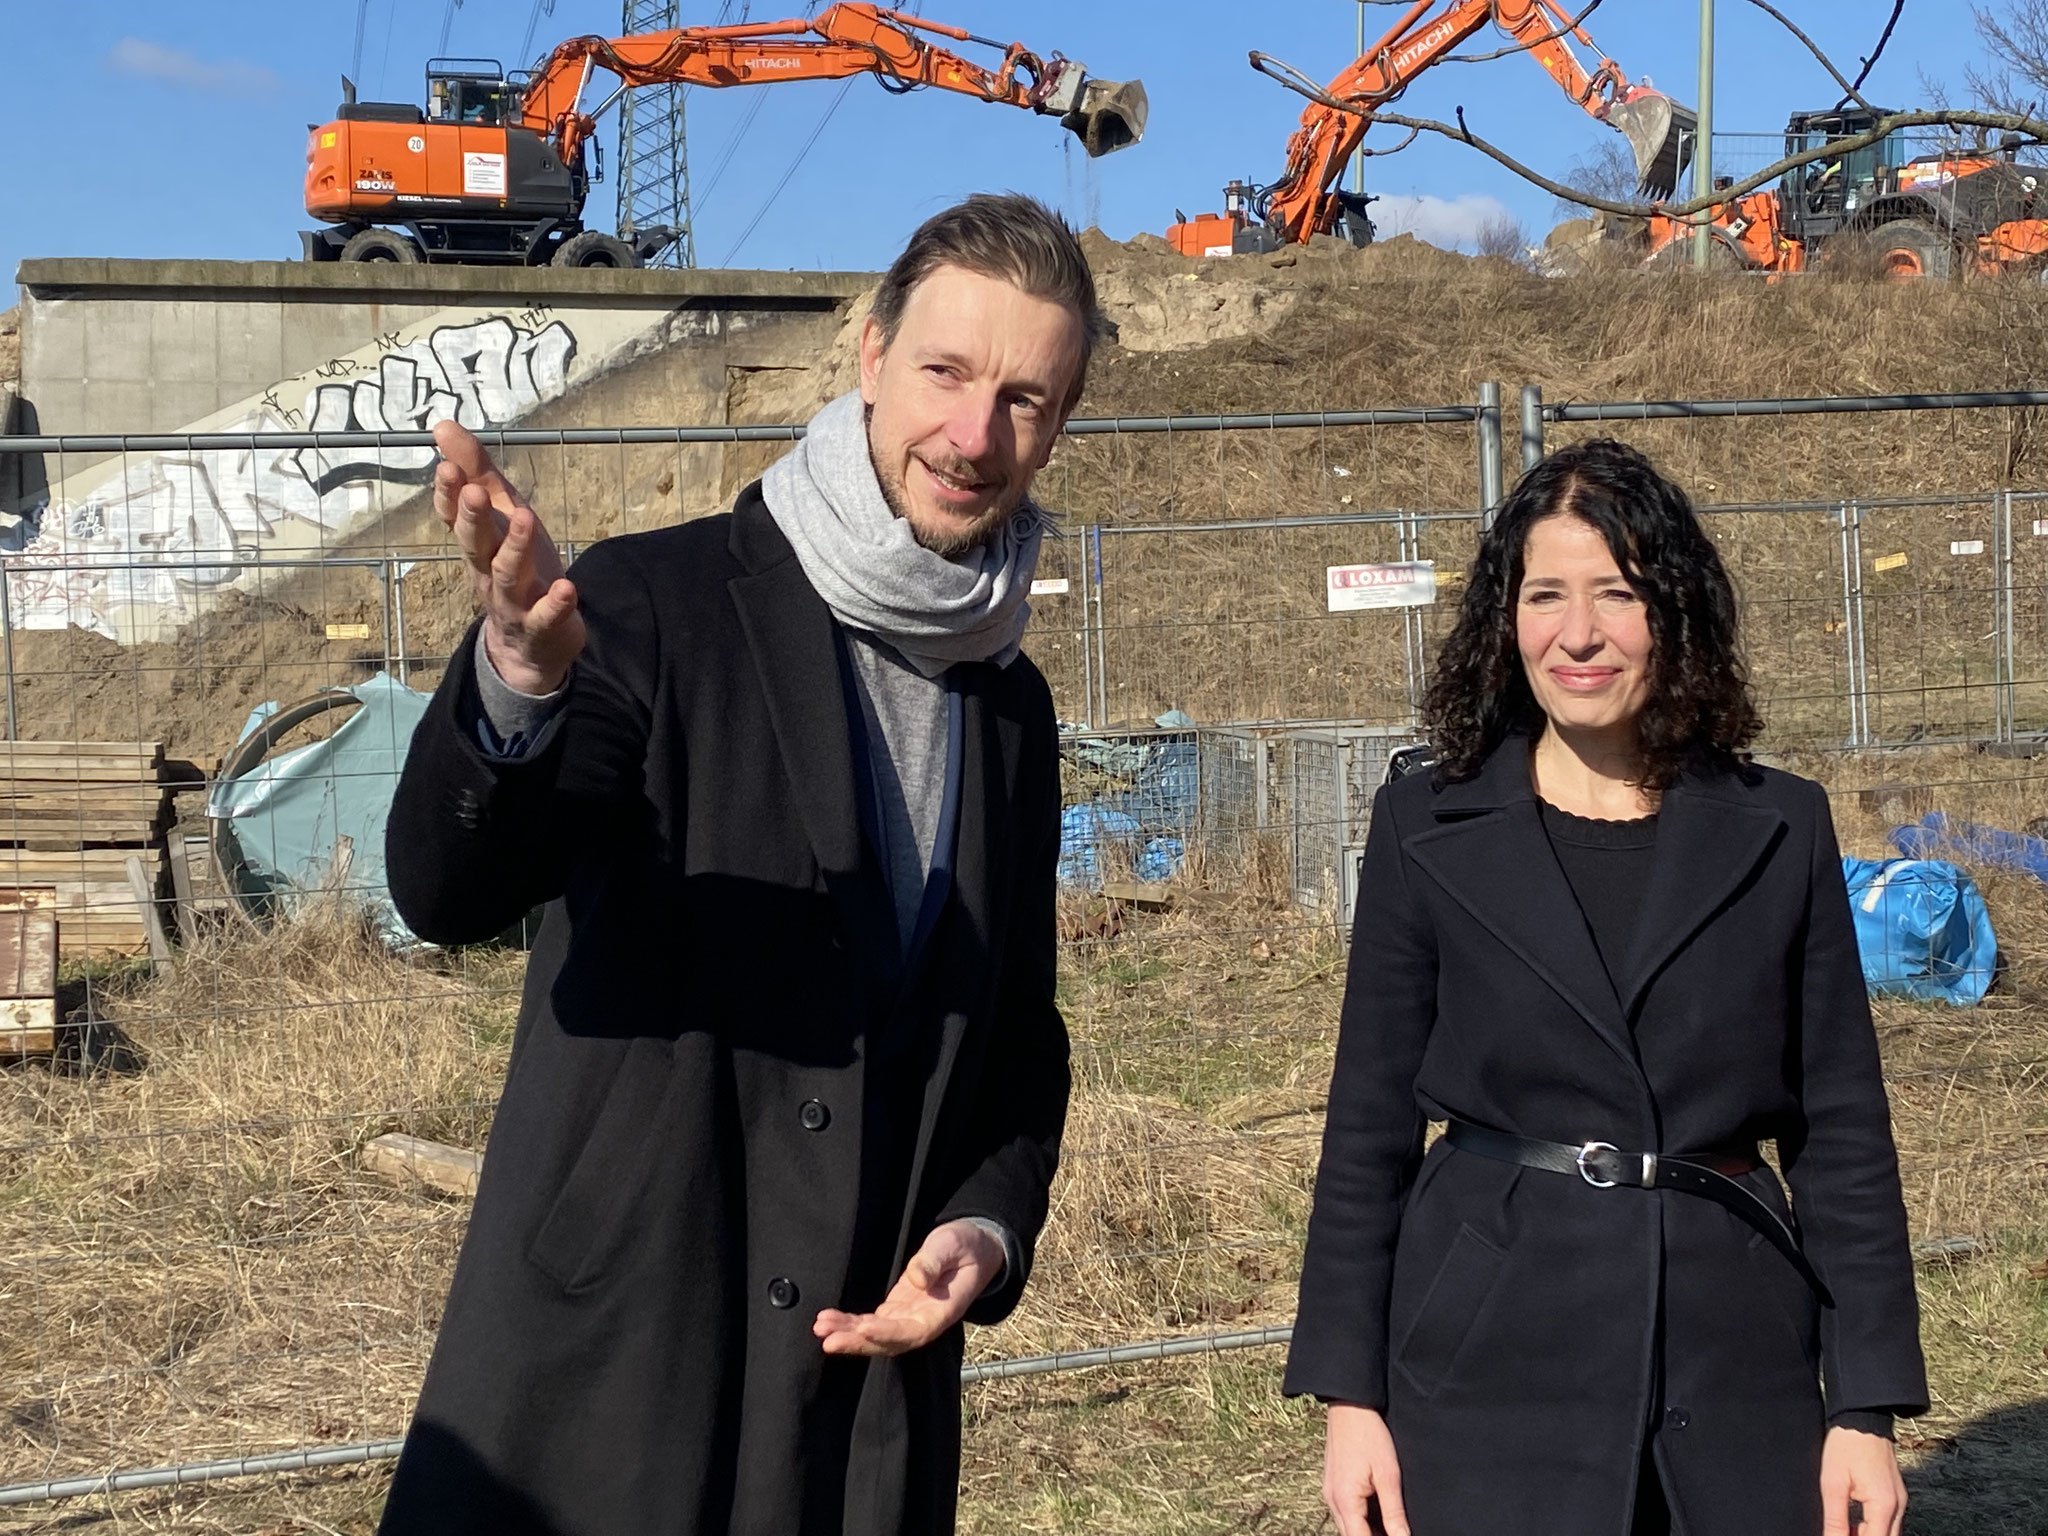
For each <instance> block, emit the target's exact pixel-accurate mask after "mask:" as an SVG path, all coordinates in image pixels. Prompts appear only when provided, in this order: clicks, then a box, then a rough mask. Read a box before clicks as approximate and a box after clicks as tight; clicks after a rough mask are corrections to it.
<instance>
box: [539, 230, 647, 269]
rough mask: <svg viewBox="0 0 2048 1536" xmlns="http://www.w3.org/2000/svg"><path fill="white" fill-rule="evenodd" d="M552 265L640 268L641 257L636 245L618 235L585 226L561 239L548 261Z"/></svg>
mask: <svg viewBox="0 0 2048 1536" xmlns="http://www.w3.org/2000/svg"><path fill="white" fill-rule="evenodd" d="M548 265H549V266H551V267H637V266H639V265H640V258H639V256H638V255H636V254H635V253H634V250H633V247H632V246H630V245H628V244H627V243H626V242H625V241H623V240H621V239H620V238H619V237H618V236H617V235H608V234H606V233H605V232H604V231H603V230H600V229H586V230H584V231H583V233H582V234H580V235H571V236H570V237H569V238H568V239H566V240H564V241H563V242H562V247H561V249H560V250H558V251H556V252H555V254H554V258H553V259H552V260H551V261H550V262H549V263H548Z"/></svg>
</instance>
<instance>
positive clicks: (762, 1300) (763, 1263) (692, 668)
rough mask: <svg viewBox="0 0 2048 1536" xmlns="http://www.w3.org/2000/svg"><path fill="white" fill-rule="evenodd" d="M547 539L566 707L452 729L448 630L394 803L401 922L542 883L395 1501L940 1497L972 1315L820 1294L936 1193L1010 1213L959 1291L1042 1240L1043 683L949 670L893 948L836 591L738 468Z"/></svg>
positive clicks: (939, 1207)
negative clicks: (730, 498)
mask: <svg viewBox="0 0 2048 1536" xmlns="http://www.w3.org/2000/svg"><path fill="white" fill-rule="evenodd" d="M572 574H573V576H574V579H575V581H576V584H577V590H578V593H579V596H580V599H581V602H582V608H583V612H584V615H585V618H586V620H587V622H588V624H589V633H590V641H589V648H588V649H587V651H586V652H585V653H584V655H583V657H582V659H581V660H579V661H578V663H577V671H576V677H575V680H574V682H573V683H572V684H571V695H570V698H569V701H568V703H567V706H566V713H565V715H564V716H562V717H561V718H560V720H559V723H558V726H557V728H556V729H555V731H554V734H553V735H552V736H551V737H549V738H547V739H546V740H545V742H544V744H541V745H539V746H538V747H537V750H536V752H535V753H534V754H533V755H532V756H531V757H530V758H529V759H526V760H522V761H519V762H515V763H506V762H503V761H502V760H493V759H490V758H487V757H485V756H484V755H483V754H482V753H481V752H480V751H479V750H478V746H477V741H476V738H475V734H474V731H473V725H474V715H473V709H474V703H473V700H467V701H466V698H465V690H466V689H468V688H470V687H472V686H473V673H472V671H471V661H470V657H471V651H472V647H471V645H470V644H469V643H468V642H464V643H463V644H462V645H460V646H458V647H457V649H456V660H455V663H454V665H453V666H452V667H451V670H450V672H449V675H448V677H447V679H446V681H445V682H444V683H443V685H442V687H441V689H440V691H439V692H438V693H437V695H436V696H435V700H434V703H433V706H432V708H431V709H430V710H429V711H428V714H427V716H426V718H425V719H424V720H423V721H422V723H421V725H420V727H419V730H418V733H417V734H416V736H415V737H414V741H413V746H412V752H411V756H410V757H409V758H408V760H407V763H406V768H405V774H404V778H403V781H402V783H401V785H400V788H399V792H398V797H397V802H396V804H395V805H394V807H393V810H392V815H391V821H390V829H389V837H388V846H389V865H390V872H391V885H392V893H393V895H394V896H395V897H396V899H397V903H398V907H399V910H400V911H401V912H402V913H403V914H404V915H405V918H406V921H407V922H409V923H410V924H411V925H412V926H413V928H414V930H415V931H416V932H418V933H419V934H420V935H421V936H423V937H425V938H428V939H432V940H435V941H438V942H443V943H448V942H457V941H467V940H478V939H485V938H488V937H490V936H492V935H494V934H496V933H498V932H500V931H501V930H503V929H504V928H505V927H507V926H508V925H509V924H511V923H513V922H515V921H517V919H518V918H519V917H520V916H521V915H522V914H523V913H525V912H526V911H528V910H529V909H530V908H531V907H532V906H533V905H534V904H536V903H537V902H540V901H543V900H550V901H552V902H553V905H552V906H551V907H550V908H549V911H548V915H547V920H546V922H545V924H544V926H543V928H542V930H541V934H540V937H539V940H538V942H537V943H536V945H535V948H534V953H533V956H532V958H531V961H530V964H529V968H528V971H527V981H526V995H525V1001H524V1003H523V1005H522V1007H521V1010H520V1017H519V1026H518V1032H517V1034H516V1036H515V1039H514V1043H513V1047H512V1062H511V1068H510V1072H509V1075H508V1077H507V1080H506V1084H505V1090H504V1095H503V1098H502V1100H501V1101H500V1104H499V1106H498V1112H497V1118H496V1120H495V1122H494V1124H493V1127H492V1131H491V1138H490V1150H489V1155H488V1156H487V1157H486V1159H485V1161H484V1170H483V1179H482V1183H481V1186H480V1188H479V1189H478V1191H477V1199H476V1206H475V1210H474V1213H473V1215H472V1216H471V1220H470V1227H469V1233H468V1237H467V1240H466V1241H465V1243H464V1245H463V1250H462V1256H461V1260H460V1263H459V1264H458V1266H457V1269H456V1274H455V1280H454V1285H453V1288H452V1290H451V1292H450V1294H449V1297H448V1305H447V1310H446V1314H445V1316H444V1318H443V1320H442V1323H441V1330H440V1336H439V1339H438V1341H437V1343H436V1346H435V1351H434V1358H433V1361H432V1364H431V1366H430V1367H429V1369H428V1372H427V1379H426V1385H425V1388H424V1391H423V1392H422V1395H421V1398H420V1405H419V1411H418V1414H417V1415H416V1417H415V1419H414V1422H413V1427H412V1431H411V1434H410V1436H409V1438H408V1439H407V1442H406V1447H405V1452H404V1455H403V1456H402V1457H401V1459H400V1461H399V1466H398V1472H397V1476H396V1480H395V1482H394V1485H393V1488H392V1492H391V1497H390V1500H389V1503H388V1506H387V1509H386V1513H385V1519H384V1530H385V1531H386V1532H387V1533H402V1536H543V1533H545V1536H654V1533H660V1536H726V1533H727V1532H732V1533H745V1536H813V1533H815V1536H827V1533H829V1536H942V1533H945V1532H948V1531H950V1530H951V1529H952V1524H953V1503H954V1497H955V1489H956V1485H957V1478H958V1456H959V1414H960V1377H959V1370H960V1356H961V1332H960V1330H959V1329H957V1328H956V1329H954V1330H953V1331H952V1332H951V1333H949V1334H948V1335H946V1336H944V1337H942V1338H941V1339H940V1340H939V1341H938V1342H936V1343H935V1344H933V1345H931V1346H930V1347H929V1348H926V1349H923V1350H920V1351H917V1352H915V1353H913V1354H910V1355H907V1356H904V1357H902V1358H900V1359H896V1360H886V1361H879V1362H876V1363H874V1364H872V1365H870V1364H868V1363H867V1362H864V1361H861V1360H856V1359H845V1358H841V1359H828V1358H827V1357H826V1356H825V1354H824V1353H823V1352H822V1350H821V1349H820V1348H819V1345H818V1341H817V1340H816V1339H815V1338H813V1337H812V1334H811V1322H812V1319H813V1318H814V1317H815V1316H816V1315H817V1313H818V1311H819V1309H820V1308H822V1307H851V1308H855V1309H861V1310H865V1309H868V1308H872V1307H873V1306H874V1305H875V1303H876V1302H878V1301H879V1300H880V1299H881V1296H882V1295H883V1294H884V1293H885V1292H886V1289H887V1286H888V1284H889V1282H890V1281H891V1280H892V1279H893V1278H894V1276H895V1275H896V1274H897V1273H899V1272H900V1270H901V1266H902V1263H903V1260H904V1258H905V1254H906V1250H907V1249H908V1248H909V1247H911V1246H912V1245H914V1244H916V1243H917V1242H919V1241H921V1240H922V1239H923V1238H924V1236H925V1234H926V1233H928V1232H929V1231H930V1230H931V1229H932V1228H933V1227H934V1226H936V1225H938V1224H939V1223H940V1222H943V1221H946V1220H950V1219H952V1218H954V1217H959V1216H967V1215H979V1216H985V1217H989V1218H992V1219H994V1220H996V1221H999V1222H1001V1223H1002V1224H1003V1225H1005V1226H1006V1227H1008V1228H1009V1230H1010V1231H1011V1232H1013V1233H1014V1234H1016V1236H1017V1238H1018V1239H1019V1240H1020V1242H1021V1244H1022V1245H1023V1257H1024V1261H1025V1262H1024V1264H1023V1265H1022V1266H1021V1269H1020V1272H1017V1273H1011V1274H1008V1275H1006V1276H1005V1277H1004V1279H1003V1280H1002V1281H1001V1282H1000V1283H999V1286H998V1288H997V1289H996V1290H995V1291H992V1292H990V1293H989V1294H987V1295H984V1296H983V1297H982V1298H981V1299H980V1300H979V1302H977V1304H976V1307H975V1309H974V1310H973V1311H971V1312H970V1313H969V1314H968V1315H969V1317H970V1318H971V1319H972V1320H974V1321H977V1322H993V1321H996V1320H999V1319H1000V1317H1001V1316H1002V1315H1003V1314H1004V1313H1005V1312H1007V1311H1008V1310H1009V1308H1010V1307H1011V1306H1013V1305H1014V1304H1015V1301H1016V1298H1017V1295H1018V1292H1019V1290H1020V1288H1021V1286H1022V1283H1023V1280H1024V1274H1023V1273H1022V1272H1021V1270H1028V1268H1029V1258H1030V1253H1031V1245H1032V1242H1033V1240H1034V1238H1035V1237H1036V1236H1037V1233H1038V1230H1039V1228H1040V1226H1041V1225H1042V1223H1043V1221H1044V1218H1045V1210H1046V1194H1047V1187H1048V1185H1049V1183H1050V1180H1051V1178H1052V1173H1053V1167H1054V1163H1055V1160H1056V1158H1057V1154H1058V1147H1059V1138H1060V1131H1061V1126H1062V1122H1063V1119H1064V1116H1065V1110H1066V1097H1067V1037H1066V1031H1065V1027H1064V1026H1063V1024H1062V1023H1061V1020H1060V1015H1059V1013H1058V1010H1057V1009H1056V1007H1055V1006H1054V1001H1053V985H1054V926H1053V924H1054V919H1053V866H1054V863H1055V861H1056V858H1057V854H1058V838H1059V781H1058V746H1057V737H1056V727H1055V725H1054V721H1053V713H1052V703H1051V697H1050V695H1049V693H1048V692H1047V690H1046V686H1045V682H1044V680H1043V679H1042V678H1041V677H1040V676H1039V674H1038V672H1037V670H1036V669H1035V668H1034V667H1033V666H1032V665H1031V664H1030V662H1028V661H1025V660H1021V659H1020V660H1018V661H1016V662H1014V663H1012V664H1011V665H1010V666H1009V667H1007V668H1003V669H998V668H996V667H994V666H989V665H982V666H964V667H962V668H960V669H958V671H957V673H956V676H958V677H959V679H960V686H961V688H962V691H963V693H964V695H965V698H964V721H965V752H964V762H963V778H962V793H961V808H960V829H959V839H958V853H957V859H956V865H955V879H954V886H953V895H952V898H951V900H950V902H949V904H948V906H947V908H946V909H945V913H944V915H943V917H942V918H941V919H940V924H939V927H938V928H937V929H936V930H935V932H934V935H933V937H932V938H931V940H930V941H929V942H928V944H927V946H926V948H925V950H924V953H925V954H926V955H928V956H929V957H930V958H929V960H928V962H927V963H926V964H924V965H923V967H922V968H921V970H919V971H916V972H914V973H913V974H912V975H910V976H909V977H908V978H907V979H906V978H904V977H902V976H901V975H899V974H894V973H895V972H897V971H898V970H900V967H899V966H898V965H897V963H896V961H897V949H896V939H895V930H894V919H893V915H892V912H893V907H892V903H891V898H890V895H889V891H888V888H887V885H886V884H885V882H884V879H883V876H882V874H881V871H880V867H879V865H878V863H877V861H876V858H875V856H874V854H873V851H872V849H871V848H870V846H869V844H868V841H867V840H866V839H864V838H863V837H862V835H861V829H860V820H859V818H858V816H857V813H856V804H857V801H856V797H855V789H854V775H853V759H852V755H851V753H852V747H851V741H850V735H849V730H848V721H847V711H846V701H845V694H844V691H843V688H842V682H841V674H840V671H839V663H838V659H837V653H836V649H835V646H836V644H837V641H836V639H835V634H834V630H833V624H832V620H831V617H830V615H829V613H828V612H827V610H826V608H825V606H824V604H823V602H822V601H820V599H819V598H818V596H817V594H816V592H815V591H814V590H813V589H812V587H811V585H810V583H809V582H808V581H807V580H806V579H805V577H804V574H803V571H802V569H801V567H800V566H799V565H798V564H797V561H796V559H795V558H794V556H793V555H792V553H791V550H790V546H789V543H788V541H787V540H785V539H784V538H783V536H782V534H781V533H780V531H779V530H777V528H776V527H775V524H774V522H773V521H772V519H771V518H770V517H769V516H768V513H767V511H766V508H765V507H764V506H763V504H762V502H761V499H760V497H759V495H758V493H757V492H756V491H750V492H749V493H747V494H745V495H743V496H742V497H741V499H740V502H739V504H738V505H737V507H736V509H735V511H734V513H733V514H732V515H731V516H727V517H716V518H707V519H704V520H701V521H698V522H692V523H689V524H686V525H684V526H682V527H679V528H671V529H666V530H663V531H660V532H656V533H649V534H641V535H635V536H632V537H625V538H616V539H610V540H606V541H605V542H603V543H601V544H598V545H596V546H595V547H594V548H593V549H592V550H591V551H590V552H589V553H588V554H586V555H584V557H583V558H582V559H581V560H580V561H578V562H577V565H576V568H575V571H574V572H573V573H572ZM422 1027H423V1028H436V1029H461V1028H463V1027H465V1026H464V1025H463V1024H462V1022H461V1021H460V1020H459V1019H454V1018H449V1019H442V1020H433V1021H423V1023H422Z"/></svg>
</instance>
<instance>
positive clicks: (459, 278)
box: [16, 259, 873, 433]
mask: <svg viewBox="0 0 2048 1536" xmlns="http://www.w3.org/2000/svg"><path fill="white" fill-rule="evenodd" d="M16 281H17V282H18V284H19V285H20V288H21V295H22V327H21V329H22V366H21V393H22V394H23V396H24V397H26V398H27V399H28V400H29V401H31V402H32V403H33V404H34V406H35V408H36V413H37V416H38V419H39V421H40V423H41V428H42V430H43V431H45V432H59V433H100V432H131V433H132V432H182V431H188V430H194V429H193V427H192V425H191V424H192V423H194V422H197V421H201V420H204V419H206V418H208V417H210V416H213V415H215V414H216V413H219V412H222V411H227V410H231V409H233V408H236V407H238V406H240V405H241V404H242V402H244V401H247V400H249V399H252V398H254V399H259V400H260V399H261V398H262V396H263V395H264V394H265V393H267V392H269V391H271V390H272V389H274V388H275V387H277V386H278V385H280V384H281V383H282V382H284V381H289V380H293V379H296V378H298V377H299V376H301V375H307V374H317V373H318V371H319V370H320V369H321V368H322V367H323V366H326V365H330V364H333V363H335V362H337V361H338V360H342V359H346V358H348V357H350V356H352V355H353V354H355V353H357V352H358V351H360V350H362V349H364V348H370V347H375V346H376V345H377V344H378V343H379V342H380V341H382V342H385V343H387V344H388V343H389V342H390V341H391V340H392V339H394V338H398V337H413V336H416V335H418V334H419V333H421V332H422V331H423V330H428V329H431V328H433V327H435V326H445V325H448V324H450V323H459V322H460V320H461V319H470V318H475V317H483V316H503V317H505V318H508V319H512V320H514V321H515V322H516V321H517V319H518V317H519V316H521V315H528V316H531V317H536V318H538V317H546V318H551V319H559V320H561V321H563V322H564V323H565V324H567V325H568V326H569V328H570V329H571V330H573V331H575V332H576V333H577V334H578V337H579V351H581V352H583V353H584V354H586V355H587V354H589V353H590V352H591V350H592V345H593V343H594V342H595V340H596V337H597V335H598V334H599V333H602V334H603V335H604V336H606V337H612V336H618V335H625V334H636V333H639V332H644V331H646V330H648V329H649V328H651V327H653V326H655V325H657V324H659V323H660V322H662V321H664V320H668V319H670V318H671V317H675V316H678V315H680V314H683V313H690V314H693V315H696V316H700V317H701V330H702V331H703V332H704V333H706V334H711V335H723V334H725V333H727V332H730V331H733V330H736V329H746V328H749V327H751V326H753V325H758V324H760V323H763V322H767V321H774V320H780V319H786V318H789V317H791V316H804V315H810V316H816V315H818V314H820V313H821V312H826V313H837V312H840V311H842V310H843V309H844V307H845V305H846V304H847V303H848V301H850V300H851V299H852V298H853V297H854V296H855V295H857V294H858V293H860V292H861V291H862V290H863V289H864V288H865V287H867V286H868V285H869V284H870V283H871V282H872V281H873V278H872V277H869V276H867V275H864V274H859V273H844V272H705V271H688V272H684V271H669V270H648V271H607V270H601V269H590V268H585V269H578V270H570V271H561V270H557V269H555V268H552V267H532V268H527V267H447V266H419V267H401V266H392V265H372V264H365V263H359V262H332V263H328V262H316V263H308V262H286V261H252V262H237V261H114V260H83V259H66V260H53V261H25V262H23V263H21V266H20V268H19V269H18V272H17V275H16ZM586 332H588V333H590V335H591V337H592V340H591V341H583V340H582V337H583V335H584V333H586ZM283 403H284V408H286V409H290V408H292V407H295V406H299V405H300V403H299V402H297V401H294V400H289V399H287V400H285V401H284V402H283ZM301 408H302V407H301Z"/></svg>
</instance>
